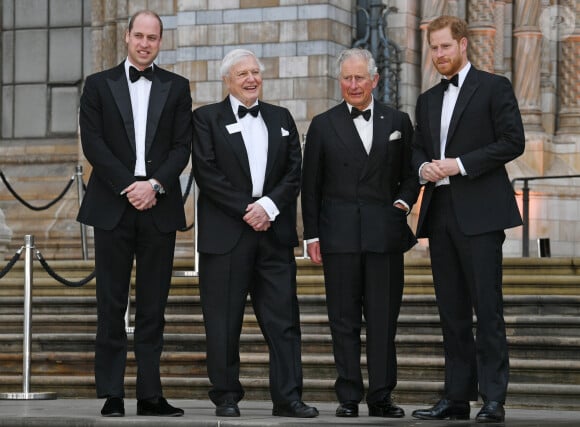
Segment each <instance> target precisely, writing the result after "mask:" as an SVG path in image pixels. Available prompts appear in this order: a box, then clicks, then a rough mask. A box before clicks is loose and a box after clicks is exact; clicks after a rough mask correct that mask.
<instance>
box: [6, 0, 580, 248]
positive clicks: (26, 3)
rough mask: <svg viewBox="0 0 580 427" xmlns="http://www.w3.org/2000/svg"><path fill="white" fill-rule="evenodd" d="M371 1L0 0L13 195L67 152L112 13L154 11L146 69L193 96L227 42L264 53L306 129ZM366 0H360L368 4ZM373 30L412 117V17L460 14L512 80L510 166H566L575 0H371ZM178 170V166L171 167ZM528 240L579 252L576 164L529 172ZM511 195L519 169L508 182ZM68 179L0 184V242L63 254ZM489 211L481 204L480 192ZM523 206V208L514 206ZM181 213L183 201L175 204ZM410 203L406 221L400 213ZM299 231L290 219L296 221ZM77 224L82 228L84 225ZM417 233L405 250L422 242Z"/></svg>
mask: <svg viewBox="0 0 580 427" xmlns="http://www.w3.org/2000/svg"><path fill="white" fill-rule="evenodd" d="M370 3H373V2H372V0H366V1H364V0H362V1H361V0H358V1H357V0H0V5H1V7H0V14H1V19H0V22H1V25H2V26H1V29H0V33H1V43H2V56H1V59H0V61H1V68H2V73H1V79H0V82H1V89H2V104H1V111H2V114H1V118H2V119H1V122H0V169H1V170H2V172H3V174H4V176H5V177H6V179H7V180H8V181H9V184H10V185H11V187H12V188H13V189H14V190H15V191H16V192H17V193H18V194H19V195H20V196H21V197H22V198H23V199H24V200H26V201H28V202H30V204H34V205H36V206H42V205H44V204H46V203H48V202H50V201H51V200H53V199H55V198H56V197H57V196H58V195H59V194H60V192H61V191H62V188H63V187H64V186H65V184H66V183H67V181H68V180H69V178H71V176H74V175H75V173H76V172H75V171H76V168H77V165H80V166H82V167H83V171H84V176H85V179H86V177H88V170H89V168H90V167H89V165H88V164H86V162H85V161H84V160H83V157H82V153H81V150H80V143H79V140H78V131H77V111H78V103H79V97H80V93H81V91H82V84H83V81H84V78H85V77H86V76H87V75H88V74H90V73H93V72H95V71H99V70H102V69H105V68H108V67H112V66H114V65H116V64H118V63H119V62H121V61H122V60H123V59H124V58H125V56H126V50H125V44H124V31H125V29H126V25H127V19H128V17H129V16H130V15H131V14H132V13H134V12H135V11H137V10H140V9H143V8H149V9H152V10H155V11H156V12H157V13H159V15H161V17H162V19H163V22H164V33H163V41H162V51H161V53H160V55H159V58H158V61H157V62H158V64H159V65H160V66H161V67H164V68H167V69H169V70H172V71H175V72H177V73H179V74H182V75H184V76H186V77H188V78H189V79H190V81H191V93H192V97H193V102H194V108H195V107H197V106H200V105H203V104H206V103H211V102H217V101H219V100H221V99H222V98H223V97H224V95H225V92H224V87H223V85H222V82H221V80H220V78H219V73H218V69H219V63H220V60H221V58H222V57H223V55H224V54H225V53H227V52H228V51H229V50H231V49H233V48H235V47H244V48H249V49H251V50H253V51H255V52H256V53H257V55H258V56H260V57H261V58H262V60H263V62H264V63H265V65H266V71H265V80H264V84H263V94H262V99H263V100H264V101H267V102H272V103H275V104H279V105H283V106H285V107H287V108H288V109H289V110H290V111H291V112H292V114H293V115H294V118H295V119H296V122H297V125H298V127H299V130H300V132H301V133H302V134H305V133H306V130H307V128H308V125H309V123H310V120H311V119H312V117H313V116H314V115H316V114H318V113H320V112H322V111H324V110H326V109H328V108H330V107H331V106H334V105H335V104H336V103H338V102H340V91H339V88H338V84H337V82H336V79H335V71H336V70H335V66H334V61H335V58H336V56H337V54H338V53H339V52H340V51H341V50H342V49H344V48H348V47H351V46H352V45H353V43H354V42H355V39H356V38H357V28H356V26H357V6H365V5H368V4H370ZM375 3H376V2H375ZM383 3H384V5H385V6H389V7H391V8H393V9H391V10H390V11H389V13H388V14H386V15H385V16H386V18H385V21H386V22H385V33H386V36H387V37H388V38H389V39H390V40H391V41H393V42H394V43H395V44H396V45H398V47H399V48H400V60H401V64H400V79H399V82H398V93H399V106H400V108H401V109H402V110H404V111H406V112H408V113H409V114H410V115H411V117H414V107H415V102H416V99H417V96H418V95H419V94H420V93H421V92H422V91H424V90H426V89H427V88H429V87H431V86H432V85H433V84H435V83H436V82H437V81H438V79H439V76H438V75H437V73H436V72H435V70H434V68H433V67H432V65H431V63H430V58H429V53H428V46H427V43H426V39H425V29H426V26H427V24H428V23H429V21H430V20H432V19H433V18H434V17H436V16H438V15H441V14H452V15H457V16H460V17H462V18H465V19H466V20H467V22H468V24H469V29H470V34H471V41H470V51H469V56H470V60H471V61H472V63H473V64H474V65H475V66H476V67H478V68H480V69H484V70H487V71H490V72H494V73H498V74H503V75H505V76H507V77H508V78H509V79H510V80H511V81H512V83H513V85H514V88H515V91H516V95H517V97H518V101H519V104H520V108H521V111H522V115H523V119H524V123H525V129H526V151H525V154H524V155H523V156H522V157H521V158H519V159H517V160H516V161H514V162H512V163H510V164H509V165H508V171H509V174H510V177H511V178H512V179H514V178H521V177H535V176H540V177H546V176H555V175H558V176H560V175H566V176H567V175H575V174H579V173H580V93H579V92H580V73H579V72H578V69H579V65H580V64H579V62H580V1H577V0H410V1H408V0H388V1H387V0H383ZM188 174H189V168H188V169H187V170H186V171H185V172H184V176H183V181H184V183H185V182H186V181H187V178H188ZM529 186H530V205H529V214H530V215H529V222H528V224H529V239H530V242H531V243H530V254H531V255H532V256H535V255H536V250H535V240H536V239H537V238H539V237H547V238H549V239H550V242H551V249H552V255H553V256H579V255H580V221H579V217H580V202H579V200H578V191H579V186H580V178H576V179H574V178H566V179H542V180H535V181H530V183H529ZM515 189H516V192H517V194H518V200H519V201H520V203H521V200H522V194H521V193H522V191H521V189H522V181H521V180H520V181H515ZM77 209H78V195H77V193H76V191H74V188H71V190H70V191H68V192H67V193H66V194H65V195H64V198H63V199H62V200H60V201H59V202H58V203H56V204H55V205H54V206H52V207H50V208H49V209H45V210H40V211H35V210H31V209H29V208H27V207H25V206H23V205H22V204H21V203H19V202H18V201H16V199H15V197H14V196H13V195H12V194H11V193H10V192H9V191H7V188H6V186H5V184H4V183H2V182H0V250H1V247H2V246H8V250H7V251H5V252H6V254H7V255H12V253H11V250H12V249H13V248H18V247H20V246H21V245H22V238H23V236H24V235H25V234H33V235H35V236H36V242H37V247H40V248H49V249H47V250H46V251H43V254H44V256H45V257H46V258H78V257H79V256H80V253H79V249H78V248H79V247H80V243H79V241H80V237H79V236H80V227H79V224H78V223H76V221H75V216H76V211H77ZM490 209H493V207H492V206H490ZM522 209H523V206H522ZM186 211H187V215H188V221H189V222H190V223H191V222H192V221H193V218H194V209H193V200H192V199H191V198H190V199H189V201H187V202H186ZM416 211H417V209H416V208H415V209H414V211H413V214H412V215H411V216H410V219H409V221H410V222H411V223H412V225H413V226H414V223H415V221H416ZM298 227H299V229H300V228H301V225H300V224H299V225H298ZM522 233H523V231H522V227H518V228H515V229H512V230H509V231H508V232H507V239H506V243H505V246H504V253H505V255H506V256H520V255H521V253H522ZM89 236H90V231H89ZM192 241H193V231H187V232H183V233H179V234H178V248H177V255H178V256H191V249H192ZM427 251H428V247H427V242H426V241H421V242H420V244H419V245H417V247H416V248H414V249H413V250H412V251H411V253H410V254H409V255H410V256H425V255H426V253H427Z"/></svg>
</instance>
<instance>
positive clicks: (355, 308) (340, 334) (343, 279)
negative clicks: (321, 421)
mask: <svg viewBox="0 0 580 427" xmlns="http://www.w3.org/2000/svg"><path fill="white" fill-rule="evenodd" d="M323 267H324V279H325V287H326V304H327V309H328V318H329V321H330V330H331V333H332V345H333V351H334V360H335V363H336V369H337V375H338V376H337V380H336V382H335V391H336V395H337V398H338V401H339V402H341V403H344V402H348V401H352V402H360V401H361V400H362V399H363V397H364V386H363V379H362V374H361V366H360V358H361V338H360V335H361V327H362V316H363V315H364V319H365V321H366V356H367V370H368V378H369V389H368V392H367V396H366V401H367V402H368V403H375V402H377V401H381V400H383V399H384V398H386V397H388V396H390V394H391V391H392V390H393V389H394V388H395V385H396V384H397V354H396V349H395V334H396V332H397V318H398V317H399V311H400V307H401V299H402V295H403V281H404V279H403V254H402V253H401V254H379V253H355V254H334V253H332V254H326V253H325V254H323Z"/></svg>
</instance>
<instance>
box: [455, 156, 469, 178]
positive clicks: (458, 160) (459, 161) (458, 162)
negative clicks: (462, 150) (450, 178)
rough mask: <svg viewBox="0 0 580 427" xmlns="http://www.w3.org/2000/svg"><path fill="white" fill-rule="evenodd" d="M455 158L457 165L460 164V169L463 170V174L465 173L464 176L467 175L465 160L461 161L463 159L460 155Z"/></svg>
mask: <svg viewBox="0 0 580 427" xmlns="http://www.w3.org/2000/svg"><path fill="white" fill-rule="evenodd" d="M455 160H456V161H457V166H459V171H460V172H461V175H463V176H465V175H467V172H466V171H465V168H464V167H463V162H461V159H460V158H459V157H457V158H456V159H455Z"/></svg>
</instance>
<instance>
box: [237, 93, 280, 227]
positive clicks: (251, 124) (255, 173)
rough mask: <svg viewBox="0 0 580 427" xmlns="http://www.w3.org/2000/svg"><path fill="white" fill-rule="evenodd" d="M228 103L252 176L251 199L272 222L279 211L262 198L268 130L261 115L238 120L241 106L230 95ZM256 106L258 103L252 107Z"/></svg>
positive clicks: (247, 116) (265, 198)
mask: <svg viewBox="0 0 580 427" xmlns="http://www.w3.org/2000/svg"><path fill="white" fill-rule="evenodd" d="M230 103H231V104H232V109H233V112H234V115H235V116H236V119H237V121H238V123H239V124H240V127H241V131H242V138H243V140H244V146H245V147H246V153H247V154H248V161H249V163H250V174H251V176H252V197H259V199H258V200H257V201H256V203H258V204H259V205H260V206H262V207H263V208H264V210H265V211H266V213H267V214H268V217H269V219H270V221H274V220H275V219H276V216H278V214H279V213H280V211H279V210H278V207H277V206H276V204H275V203H274V202H273V201H272V199H270V198H269V197H267V196H263V191H264V180H265V179H266V164H267V162H268V128H267V127H266V123H265V122H264V119H263V118H262V113H258V116H257V117H254V116H252V115H251V114H246V115H245V116H244V117H243V118H240V117H239V116H238V107H239V106H240V105H243V104H242V103H241V102H240V101H239V100H238V99H237V98H236V97H234V96H232V95H230ZM257 104H258V101H256V103H255V104H254V105H257ZM254 105H251V106H250V107H253V106H254ZM244 107H245V105H244Z"/></svg>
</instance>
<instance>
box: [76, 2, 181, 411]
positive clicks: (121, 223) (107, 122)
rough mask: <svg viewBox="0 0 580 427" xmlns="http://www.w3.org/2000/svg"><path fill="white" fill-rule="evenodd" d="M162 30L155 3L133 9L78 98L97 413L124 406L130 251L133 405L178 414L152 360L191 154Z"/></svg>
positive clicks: (157, 350)
mask: <svg viewBox="0 0 580 427" xmlns="http://www.w3.org/2000/svg"><path fill="white" fill-rule="evenodd" d="M162 32H163V24H162V22H161V19H160V18H159V16H158V15H157V14H155V13H154V12H151V11H141V12H138V13H136V14H135V15H133V16H132V17H131V19H130V21H129V26H128V29H127V31H126V33H125V42H126V43H127V50H128V56H127V59H126V60H125V61H123V62H122V63H121V64H119V65H118V66H116V67H114V68H111V69H109V70H106V71H102V72H100V73H96V74H93V75H91V76H89V77H87V80H86V82H85V87H84V91H83V94H82V97H81V106H80V117H79V122H80V131H81V141H82V147H83V152H84V154H85V157H86V158H87V160H88V161H89V163H90V164H91V166H92V173H91V177H90V180H89V182H88V185H87V192H86V195H85V197H84V200H83V203H82V205H81V208H80V211H79V214H78V220H79V221H80V222H82V223H84V224H88V225H92V226H93V227H94V233H95V269H96V280H97V311H98V326H97V338H96V350H95V380H96V385H97V396H98V397H99V398H107V401H106V402H105V405H104V406H103V409H102V411H101V413H102V415H103V416H123V415H124V413H125V409H124V402H123V398H124V395H125V392H124V387H123V382H124V374H125V364H126V357H127V335H126V332H125V323H124V314H125V311H126V307H127V301H128V295H129V283H130V279H131V270H132V267H133V259H134V258H135V261H136V265H137V267H136V282H135V293H136V312H135V334H134V350H135V358H136V360H137V383H136V394H137V399H138V402H137V414H138V415H161V416H180V415H183V411H182V410H181V409H179V408H174V407H173V406H171V405H169V404H168V403H167V401H166V400H165V399H164V398H163V394H162V390H161V381H160V372H159V359H160V357H161V352H162V349H163V327H164V324H165V319H164V311H165V306H166V303H167V296H168V293H169V285H170V281H171V274H172V269H173V253H174V249H175V233H176V230H177V229H179V228H183V227H184V226H185V213H184V209H183V202H182V196H181V188H180V184H179V175H180V174H181V172H182V171H183V169H184V168H185V166H186V165H187V163H188V161H189V157H190V153H191V138H192V127H191V95H190V89H189V82H188V80H187V79H185V78H183V77H181V76H178V75H176V74H173V73H170V72H168V71H166V70H163V69H162V68H160V67H158V66H157V65H154V64H153V61H154V59H155V58H156V57H157V54H158V52H159V46H160V43H161V36H162Z"/></svg>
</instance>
